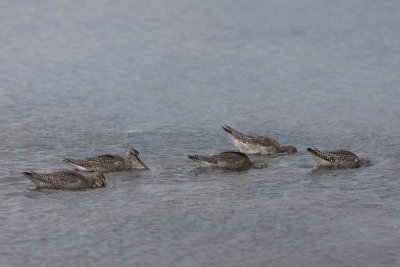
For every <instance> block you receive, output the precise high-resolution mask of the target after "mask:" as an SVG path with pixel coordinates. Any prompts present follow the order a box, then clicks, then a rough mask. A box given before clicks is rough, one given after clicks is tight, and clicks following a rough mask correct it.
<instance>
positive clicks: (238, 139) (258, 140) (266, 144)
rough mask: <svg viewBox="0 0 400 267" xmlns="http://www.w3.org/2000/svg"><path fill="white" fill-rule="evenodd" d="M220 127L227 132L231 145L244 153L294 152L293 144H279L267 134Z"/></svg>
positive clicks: (295, 150)
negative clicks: (252, 133)
mask: <svg viewBox="0 0 400 267" xmlns="http://www.w3.org/2000/svg"><path fill="white" fill-rule="evenodd" d="M222 129H223V130H224V131H225V132H226V133H227V134H228V136H229V137H230V139H231V140H232V142H233V145H234V146H235V147H236V148H237V149H239V151H240V152H243V153H246V154H264V155H271V154H275V153H285V152H286V153H289V154H292V153H296V152H297V149H296V148H295V147H294V146H281V145H280V144H279V143H278V142H277V141H276V140H274V139H272V138H270V137H268V136H258V135H255V136H253V135H246V134H244V133H241V132H239V131H237V130H235V129H233V128H232V127H229V126H228V125H225V126H222Z"/></svg>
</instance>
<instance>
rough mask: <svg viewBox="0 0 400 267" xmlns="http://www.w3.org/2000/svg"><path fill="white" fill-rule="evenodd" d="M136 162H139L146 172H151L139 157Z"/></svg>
mask: <svg viewBox="0 0 400 267" xmlns="http://www.w3.org/2000/svg"><path fill="white" fill-rule="evenodd" d="M136 161H137V162H138V163H139V164H140V165H142V167H143V169H145V170H150V169H149V167H147V165H146V164H144V162H143V161H142V160H141V159H140V158H139V157H136Z"/></svg>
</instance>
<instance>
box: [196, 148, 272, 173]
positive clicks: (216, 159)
mask: <svg viewBox="0 0 400 267" xmlns="http://www.w3.org/2000/svg"><path fill="white" fill-rule="evenodd" d="M188 157H189V158H190V159H191V160H193V161H196V162H199V163H200V164H202V165H203V166H213V167H220V168H224V169H228V170H240V169H246V168H249V167H251V166H253V167H256V168H263V167H266V165H265V163H264V162H252V161H250V159H249V157H248V156H247V155H246V154H243V153H241V152H236V151H227V152H222V153H219V154H215V155H189V156H188Z"/></svg>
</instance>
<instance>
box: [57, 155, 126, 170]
mask: <svg viewBox="0 0 400 267" xmlns="http://www.w3.org/2000/svg"><path fill="white" fill-rule="evenodd" d="M65 161H66V162H68V163H70V164H71V165H73V166H74V167H75V168H77V169H78V170H82V171H100V172H117V171H123V170H126V169H130V168H131V164H129V163H128V162H127V160H126V159H124V158H123V157H121V156H118V155H101V156H96V157H90V158H86V159H65Z"/></svg>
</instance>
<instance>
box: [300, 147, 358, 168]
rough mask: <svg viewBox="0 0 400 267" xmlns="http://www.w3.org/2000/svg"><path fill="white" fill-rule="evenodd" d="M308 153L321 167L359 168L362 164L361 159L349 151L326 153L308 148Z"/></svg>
mask: <svg viewBox="0 0 400 267" xmlns="http://www.w3.org/2000/svg"><path fill="white" fill-rule="evenodd" d="M307 151H309V152H310V153H311V155H312V156H313V158H314V160H315V162H316V165H317V166H319V167H322V166H325V167H340V168H358V167H360V166H361V163H362V161H361V160H360V158H359V157H357V156H356V155H355V154H354V153H352V152H350V151H347V150H335V151H326V152H324V151H320V150H318V149H315V148H308V149H307Z"/></svg>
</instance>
